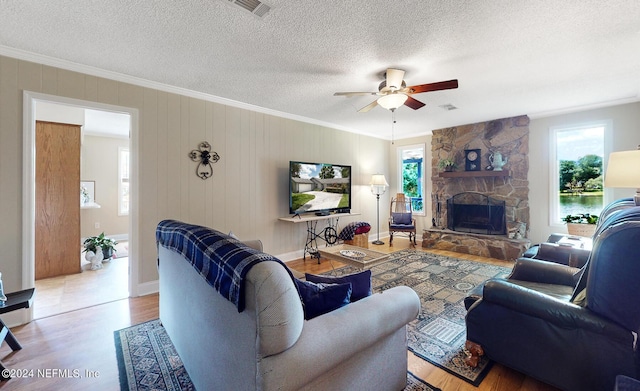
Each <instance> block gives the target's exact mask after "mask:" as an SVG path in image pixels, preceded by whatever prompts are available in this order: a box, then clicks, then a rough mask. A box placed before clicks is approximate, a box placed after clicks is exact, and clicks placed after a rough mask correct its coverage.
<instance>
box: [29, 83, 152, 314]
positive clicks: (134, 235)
mask: <svg viewBox="0 0 640 391" xmlns="http://www.w3.org/2000/svg"><path fill="white" fill-rule="evenodd" d="M36 102H47V103H53V104H59V105H67V106H74V107H79V108H83V109H93V110H101V111H112V112H116V113H123V114H128V115H129V118H130V129H131V131H130V134H129V151H130V156H129V159H130V161H129V164H130V167H129V170H130V176H131V177H130V181H131V182H130V185H129V186H130V187H129V191H130V193H129V197H130V200H129V202H130V206H131V208H130V209H129V244H130V246H129V254H130V255H129V297H136V296H138V275H139V262H138V260H139V259H140V257H139V255H140V254H139V252H140V251H139V246H138V243H139V238H140V232H139V223H138V221H139V208H138V205H139V203H138V194H139V193H138V139H139V134H138V121H139V113H138V109H135V108H131V107H124V106H116V105H110V104H106V103H99V102H91V101H85V100H80V99H73V98H66V97H62V96H57V95H49V94H43V93H39V92H32V91H26V90H25V91H24V92H23V123H22V126H23V147H22V148H23V154H22V161H23V164H22V172H23V177H22V289H27V288H32V287H34V286H35V159H36V156H35V141H36V139H35V135H36V133H35V131H36ZM79 207H80V205H78V208H79ZM25 312H26V314H25V317H26V319H24V322H29V321H31V320H32V319H33V310H32V309H29V310H28V311H25Z"/></svg>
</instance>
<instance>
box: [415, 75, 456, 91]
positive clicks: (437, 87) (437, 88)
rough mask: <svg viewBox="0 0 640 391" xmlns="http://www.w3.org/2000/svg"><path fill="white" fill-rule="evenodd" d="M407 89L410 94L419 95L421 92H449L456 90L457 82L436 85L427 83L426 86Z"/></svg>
mask: <svg viewBox="0 0 640 391" xmlns="http://www.w3.org/2000/svg"><path fill="white" fill-rule="evenodd" d="M407 88H409V93H410V94H419V93H421V92H430V91H440V90H451V89H453V88H458V80H457V79H453V80H447V81H440V82H437V83H428V84H420V85H417V86H411V87H407Z"/></svg>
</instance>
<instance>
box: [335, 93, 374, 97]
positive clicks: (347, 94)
mask: <svg viewBox="0 0 640 391" xmlns="http://www.w3.org/2000/svg"><path fill="white" fill-rule="evenodd" d="M358 95H378V92H336V93H334V94H333V96H358Z"/></svg>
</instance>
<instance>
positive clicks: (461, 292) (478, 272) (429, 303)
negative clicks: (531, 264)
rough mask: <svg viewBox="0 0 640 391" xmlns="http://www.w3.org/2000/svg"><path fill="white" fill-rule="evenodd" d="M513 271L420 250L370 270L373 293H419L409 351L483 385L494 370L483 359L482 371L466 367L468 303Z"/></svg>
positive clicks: (401, 254)
mask: <svg viewBox="0 0 640 391" xmlns="http://www.w3.org/2000/svg"><path fill="white" fill-rule="evenodd" d="M357 271H359V269H356V268H354V267H352V266H345V267H342V268H339V269H336V270H334V271H332V272H328V273H326V274H328V275H344V274H350V273H354V272H357ZM510 272H511V268H507V267H501V266H494V265H488V264H484V263H480V262H472V261H467V260H462V259H457V258H451V257H447V256H444V255H436V254H430V253H425V252H422V251H417V250H402V251H398V252H394V253H392V254H391V255H390V256H389V261H388V262H384V263H382V264H380V265H377V266H374V267H373V268H372V269H371V274H372V285H373V290H374V292H380V291H383V290H385V289H389V288H392V287H394V286H398V285H406V286H409V287H411V288H413V290H415V291H416V293H418V296H420V302H421V304H422V308H421V310H420V314H419V315H418V318H417V319H416V320H414V321H413V322H411V323H410V324H409V327H408V330H409V333H408V334H409V336H408V337H409V350H411V351H412V352H413V353H414V354H416V355H417V356H418V357H421V358H423V359H424V360H427V361H428V362H430V363H432V364H434V365H436V366H438V367H440V368H442V369H444V370H446V371H447V372H449V373H451V374H453V375H455V376H457V377H459V378H461V379H463V380H465V381H467V382H469V383H471V384H473V385H474V386H478V385H479V384H480V382H481V381H482V379H484V377H485V376H486V374H487V372H489V369H491V364H492V362H491V361H490V360H489V359H487V358H486V357H483V358H482V359H481V361H480V363H479V364H478V367H477V368H470V367H469V366H468V365H466V364H465V363H464V359H465V357H466V356H465V354H464V343H465V342H466V338H467V335H466V326H465V323H464V317H465V315H466V312H467V311H466V310H465V308H464V303H463V300H464V298H465V296H466V293H467V292H468V291H469V290H471V289H472V288H474V287H475V286H476V285H478V284H480V283H482V282H484V281H486V280H487V279H489V278H492V277H506V276H507V275H508V274H509V273H510Z"/></svg>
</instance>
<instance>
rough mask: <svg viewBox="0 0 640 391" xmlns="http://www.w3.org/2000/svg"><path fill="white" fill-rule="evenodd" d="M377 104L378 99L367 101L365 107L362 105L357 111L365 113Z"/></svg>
mask: <svg viewBox="0 0 640 391" xmlns="http://www.w3.org/2000/svg"><path fill="white" fill-rule="evenodd" d="M377 105H378V100H374V101H373V102H371V103H369V104H368V105H366V106H365V107H363V108H361V109H360V110H358V113H366V112H367V111H369V110H371V109H373V108H374V107H376V106H377Z"/></svg>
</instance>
